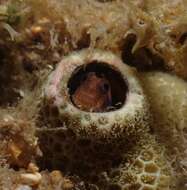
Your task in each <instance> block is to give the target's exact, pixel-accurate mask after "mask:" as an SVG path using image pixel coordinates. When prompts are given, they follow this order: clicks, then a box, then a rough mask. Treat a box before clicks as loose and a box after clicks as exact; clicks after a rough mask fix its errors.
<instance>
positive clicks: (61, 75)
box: [44, 50, 149, 139]
mask: <svg viewBox="0 0 187 190" xmlns="http://www.w3.org/2000/svg"><path fill="white" fill-rule="evenodd" d="M93 72H94V73H95V74H96V75H98V76H99V75H104V76H105V77H106V79H107V80H108V83H106V81H105V83H106V85H107V84H108V85H109V86H110V88H111V101H112V102H111V105H110V107H112V108H111V110H110V107H109V108H106V109H108V110H106V111H103V112H98V111H97V110H93V109H96V108H95V107H93V108H92V107H89V110H88V111H84V109H83V110H82V108H81V105H79V106H78V107H77V105H76V104H75V102H73V101H72V100H74V99H73V98H74V96H76V93H77V89H78V88H81V87H79V86H81V84H80V83H81V80H86V79H84V78H85V77H87V78H88V76H87V75H89V74H90V73H91V74H92V73H93ZM120 75H121V76H120ZM88 79H89V78H88ZM89 80H90V79H89ZM100 80H101V78H100ZM103 80H104V79H103ZM87 81H88V80H87ZM95 81H96V80H95ZM88 82H89V81H88ZM88 85H89V84H88ZM90 85H92V88H94V87H95V86H93V83H92V84H90ZM96 87H97V86H96ZM99 87H100V86H99ZM101 87H102V86H101ZM101 87H100V88H101ZM78 90H79V89H78ZM88 90H89V89H88V87H87V89H86V88H84V89H83V90H82V93H83V95H84V97H83V98H84V100H85V101H86V98H87V96H88V97H90V96H92V97H93V98H92V99H88V100H87V102H88V101H90V102H91V103H92V104H93V105H92V104H91V106H94V104H95V106H97V104H98V102H97V101H102V99H99V98H100V97H99V98H98V94H95V96H96V98H95V99H94V93H93V90H91V92H90V91H88ZM96 90H97V89H96ZM86 93H87V94H88V95H87V96H86ZM89 93H90V94H89ZM44 94H45V95H44V96H45V104H46V105H47V106H48V109H49V110H48V112H49V113H50V115H49V117H50V120H56V118H55V117H54V116H53V115H55V114H57V115H58V116H57V117H58V118H57V119H60V120H61V122H63V123H64V124H63V125H64V127H67V128H68V129H71V130H73V132H74V133H75V134H76V135H77V136H80V137H81V138H82V137H87V138H95V139H96V138H98V139H99V138H106V139H107V138H109V139H111V138H117V137H122V138H126V139H130V138H132V137H133V136H138V134H141V133H144V132H145V131H147V129H148V121H149V113H148V107H149V106H148V103H147V101H146V98H145V96H144V92H143V90H142V88H141V86H140V84H139V82H138V80H137V78H136V74H135V72H134V71H133V70H131V69H130V68H129V67H128V66H127V65H125V64H123V63H122V62H121V60H120V59H118V58H117V57H116V56H115V55H114V54H112V53H107V52H103V51H97V50H91V51H90V50H84V51H81V52H76V53H73V54H71V55H69V56H67V57H65V58H63V59H62V61H61V62H60V63H59V65H58V66H57V68H56V70H55V71H54V72H52V73H51V75H50V76H49V80H48V82H47V84H46V86H45V92H44ZM94 100H96V102H94ZM80 103H81V102H80ZM83 103H84V102H83ZM83 106H84V105H83ZM101 106H102V105H101ZM93 111H95V112H93ZM52 127H54V126H53V125H52ZM59 127H61V128H63V126H59Z"/></svg>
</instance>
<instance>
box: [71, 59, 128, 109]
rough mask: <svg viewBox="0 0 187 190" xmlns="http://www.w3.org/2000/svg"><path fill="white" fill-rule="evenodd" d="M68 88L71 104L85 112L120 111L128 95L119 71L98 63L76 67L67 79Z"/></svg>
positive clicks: (126, 85)
mask: <svg viewBox="0 0 187 190" xmlns="http://www.w3.org/2000/svg"><path fill="white" fill-rule="evenodd" d="M68 88H69V96H70V99H71V102H72V104H73V105H74V106H75V107H77V108H79V109H81V110H83V111H87V112H109V111H114V110H117V109H120V108H121V107H122V106H123V105H124V104H125V101H126V97H127V94H128V84H127V81H126V80H125V79H124V77H123V76H122V74H121V73H120V71H119V70H118V69H117V68H116V67H115V66H112V65H109V64H107V63H105V62H99V61H92V62H90V63H87V64H86V65H83V66H79V67H77V68H76V69H75V70H74V72H72V75H71V77H70V79H69V82H68Z"/></svg>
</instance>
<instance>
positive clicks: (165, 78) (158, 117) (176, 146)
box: [141, 72, 187, 175]
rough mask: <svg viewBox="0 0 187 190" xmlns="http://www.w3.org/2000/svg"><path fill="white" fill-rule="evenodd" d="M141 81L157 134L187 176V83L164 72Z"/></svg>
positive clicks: (145, 77) (152, 73)
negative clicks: (186, 162) (186, 153)
mask: <svg viewBox="0 0 187 190" xmlns="http://www.w3.org/2000/svg"><path fill="white" fill-rule="evenodd" d="M141 79H142V81H143V85H144V88H145V91H146V93H147V95H148V98H149V102H150V105H151V111H152V113H153V119H154V122H153V126H152V127H153V130H154V133H155V134H156V135H157V138H158V139H159V141H160V142H162V143H164V144H165V145H166V146H167V147H168V149H167V150H168V151H169V155H170V156H171V157H173V158H174V159H173V165H176V167H177V168H178V169H177V170H180V169H182V168H183V169H182V170H183V171H184V172H183V174H184V175H186V164H185V160H186V155H185V151H186V122H187V121H186V116H187V101H186V96H187V86H186V81H184V80H182V79H180V78H178V77H177V76H172V75H170V74H167V73H162V72H150V73H143V74H142V76H141ZM153 84H154V85H153ZM177 163H180V164H179V165H178V164H177Z"/></svg>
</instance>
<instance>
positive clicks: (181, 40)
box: [179, 32, 187, 45]
mask: <svg viewBox="0 0 187 190" xmlns="http://www.w3.org/2000/svg"><path fill="white" fill-rule="evenodd" d="M186 41H187V32H185V33H184V34H182V35H181V37H180V38H179V43H180V44H182V45H183V44H184V43H185V42H186Z"/></svg>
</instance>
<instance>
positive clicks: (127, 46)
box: [121, 34, 165, 71]
mask: <svg viewBox="0 0 187 190" xmlns="http://www.w3.org/2000/svg"><path fill="white" fill-rule="evenodd" d="M135 43H136V35H134V34H130V35H128V36H127V37H126V39H125V42H124V44H123V46H122V54H121V56H122V60H123V61H124V63H126V64H128V65H130V66H133V67H136V68H137V69H138V70H139V71H152V70H165V62H164V59H163V58H162V57H161V56H159V55H157V54H154V53H152V52H151V50H150V49H148V48H147V47H142V48H140V49H138V50H136V51H135V52H134V53H132V49H133V46H134V45H135Z"/></svg>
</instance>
